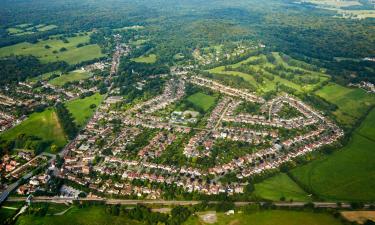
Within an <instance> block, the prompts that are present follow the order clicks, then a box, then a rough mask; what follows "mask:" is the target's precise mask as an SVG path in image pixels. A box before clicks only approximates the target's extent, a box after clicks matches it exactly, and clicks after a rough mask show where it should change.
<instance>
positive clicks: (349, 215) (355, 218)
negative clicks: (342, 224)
mask: <svg viewBox="0 0 375 225" xmlns="http://www.w3.org/2000/svg"><path fill="white" fill-rule="evenodd" d="M341 215H342V216H343V217H344V218H345V219H347V220H349V221H350V222H357V223H359V224H363V223H364V222H366V220H372V221H374V222H375V211H343V212H341Z"/></svg>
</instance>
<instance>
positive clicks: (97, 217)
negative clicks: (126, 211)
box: [16, 206, 143, 225]
mask: <svg viewBox="0 0 375 225" xmlns="http://www.w3.org/2000/svg"><path fill="white" fill-rule="evenodd" d="M16 224H18V225H29V224H30V225H49V224H55V225H60V224H61V225H66V224H76V225H99V224H111V225H116V224H118V225H120V224H134V225H137V224H143V223H139V222H137V221H134V220H130V219H128V218H126V217H125V216H111V215H109V214H107V213H106V212H105V207H104V206H93V207H86V208H81V209H80V208H77V207H74V208H72V209H70V210H69V211H68V212H67V213H65V214H64V215H62V216H44V217H40V216H32V215H23V216H21V217H20V218H18V220H17V223H16Z"/></svg>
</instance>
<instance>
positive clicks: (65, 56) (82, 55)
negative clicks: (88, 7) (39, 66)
mask: <svg viewBox="0 0 375 225" xmlns="http://www.w3.org/2000/svg"><path fill="white" fill-rule="evenodd" d="M67 40H68V43H64V42H63V41H62V40H60V39H58V38H57V37H52V38H50V39H48V40H45V41H43V40H40V41H39V42H38V43H35V44H31V43H28V42H22V43H19V44H15V45H11V46H6V47H3V48H0V57H5V56H9V55H11V54H14V55H33V56H35V57H37V58H39V59H40V60H41V61H42V62H45V63H46V62H56V61H65V62H67V63H69V64H77V63H80V62H83V61H87V60H91V59H95V58H100V57H102V56H104V55H103V54H102V53H101V50H100V47H99V46H98V45H85V46H83V47H80V48H77V45H78V44H86V43H88V42H89V40H90V36H89V34H82V36H76V37H70V38H67ZM46 46H49V48H46ZM61 48H66V49H67V50H66V51H60V49H61ZM54 51H55V53H54Z"/></svg>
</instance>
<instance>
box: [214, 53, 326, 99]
mask: <svg viewBox="0 0 375 225" xmlns="http://www.w3.org/2000/svg"><path fill="white" fill-rule="evenodd" d="M272 55H273V57H274V58H275V62H274V63H271V62H269V61H268V59H267V57H266V55H264V54H260V55H257V56H252V57H249V58H248V59H246V60H243V61H241V62H238V63H236V64H232V65H229V67H231V68H229V69H228V70H225V67H224V66H219V67H216V68H213V69H210V70H208V71H209V72H210V73H212V74H222V75H227V76H239V77H242V78H243V79H244V80H245V81H247V82H248V83H250V84H251V85H253V86H254V87H256V88H257V91H258V92H260V93H261V92H268V91H272V90H276V88H277V84H283V85H285V86H288V87H291V88H293V89H295V90H297V91H298V92H310V91H312V90H314V88H316V87H317V86H318V85H320V84H321V83H322V82H324V81H326V80H328V79H329V76H328V75H327V74H325V73H324V71H323V70H321V71H314V70H312V69H311V68H312V66H311V65H309V64H307V63H305V62H302V61H298V60H294V59H291V58H290V59H288V61H287V62H286V61H285V60H284V59H283V58H282V57H281V56H280V53H277V52H274V53H272ZM247 63H251V65H246V64H247ZM291 63H293V66H292V65H290V64H291ZM276 65H282V66H284V67H285V68H287V69H291V70H300V71H304V72H306V73H308V74H307V75H295V77H296V78H299V77H303V76H304V77H310V78H314V79H319V82H318V83H315V84H307V83H306V84H302V83H298V82H296V81H293V80H288V79H285V78H282V77H280V76H279V75H278V74H276V73H270V72H269V71H266V69H265V68H267V67H268V68H273V69H274V68H275V67H276ZM241 66H242V67H247V68H250V69H252V70H254V71H257V73H258V74H261V75H260V76H262V78H263V82H257V81H256V78H255V76H254V74H250V73H244V72H239V71H235V69H237V68H239V67H241ZM275 72H276V71H275ZM287 74H289V75H290V74H291V73H290V72H287ZM270 77H272V79H270Z"/></svg>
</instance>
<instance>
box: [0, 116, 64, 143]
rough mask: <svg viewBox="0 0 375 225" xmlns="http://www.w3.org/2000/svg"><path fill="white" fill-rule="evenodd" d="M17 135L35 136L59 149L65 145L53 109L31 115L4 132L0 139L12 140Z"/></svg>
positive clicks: (61, 130) (62, 133) (62, 132)
mask: <svg viewBox="0 0 375 225" xmlns="http://www.w3.org/2000/svg"><path fill="white" fill-rule="evenodd" d="M19 134H26V135H30V136H31V135H33V136H37V137H39V138H41V139H43V140H44V141H50V142H52V144H55V145H57V146H59V147H63V146H64V145H65V144H66V138H65V134H64V131H63V129H62V127H61V126H60V123H59V121H58V118H57V115H56V113H55V111H54V110H53V109H47V110H45V111H43V112H41V113H33V114H31V115H30V117H29V118H28V119H26V120H25V121H23V122H22V123H21V124H19V125H18V126H16V127H14V128H12V129H10V130H8V131H6V132H4V133H3V134H2V135H1V138H4V139H6V140H13V139H15V138H16V137H17V136H18V135H19Z"/></svg>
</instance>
